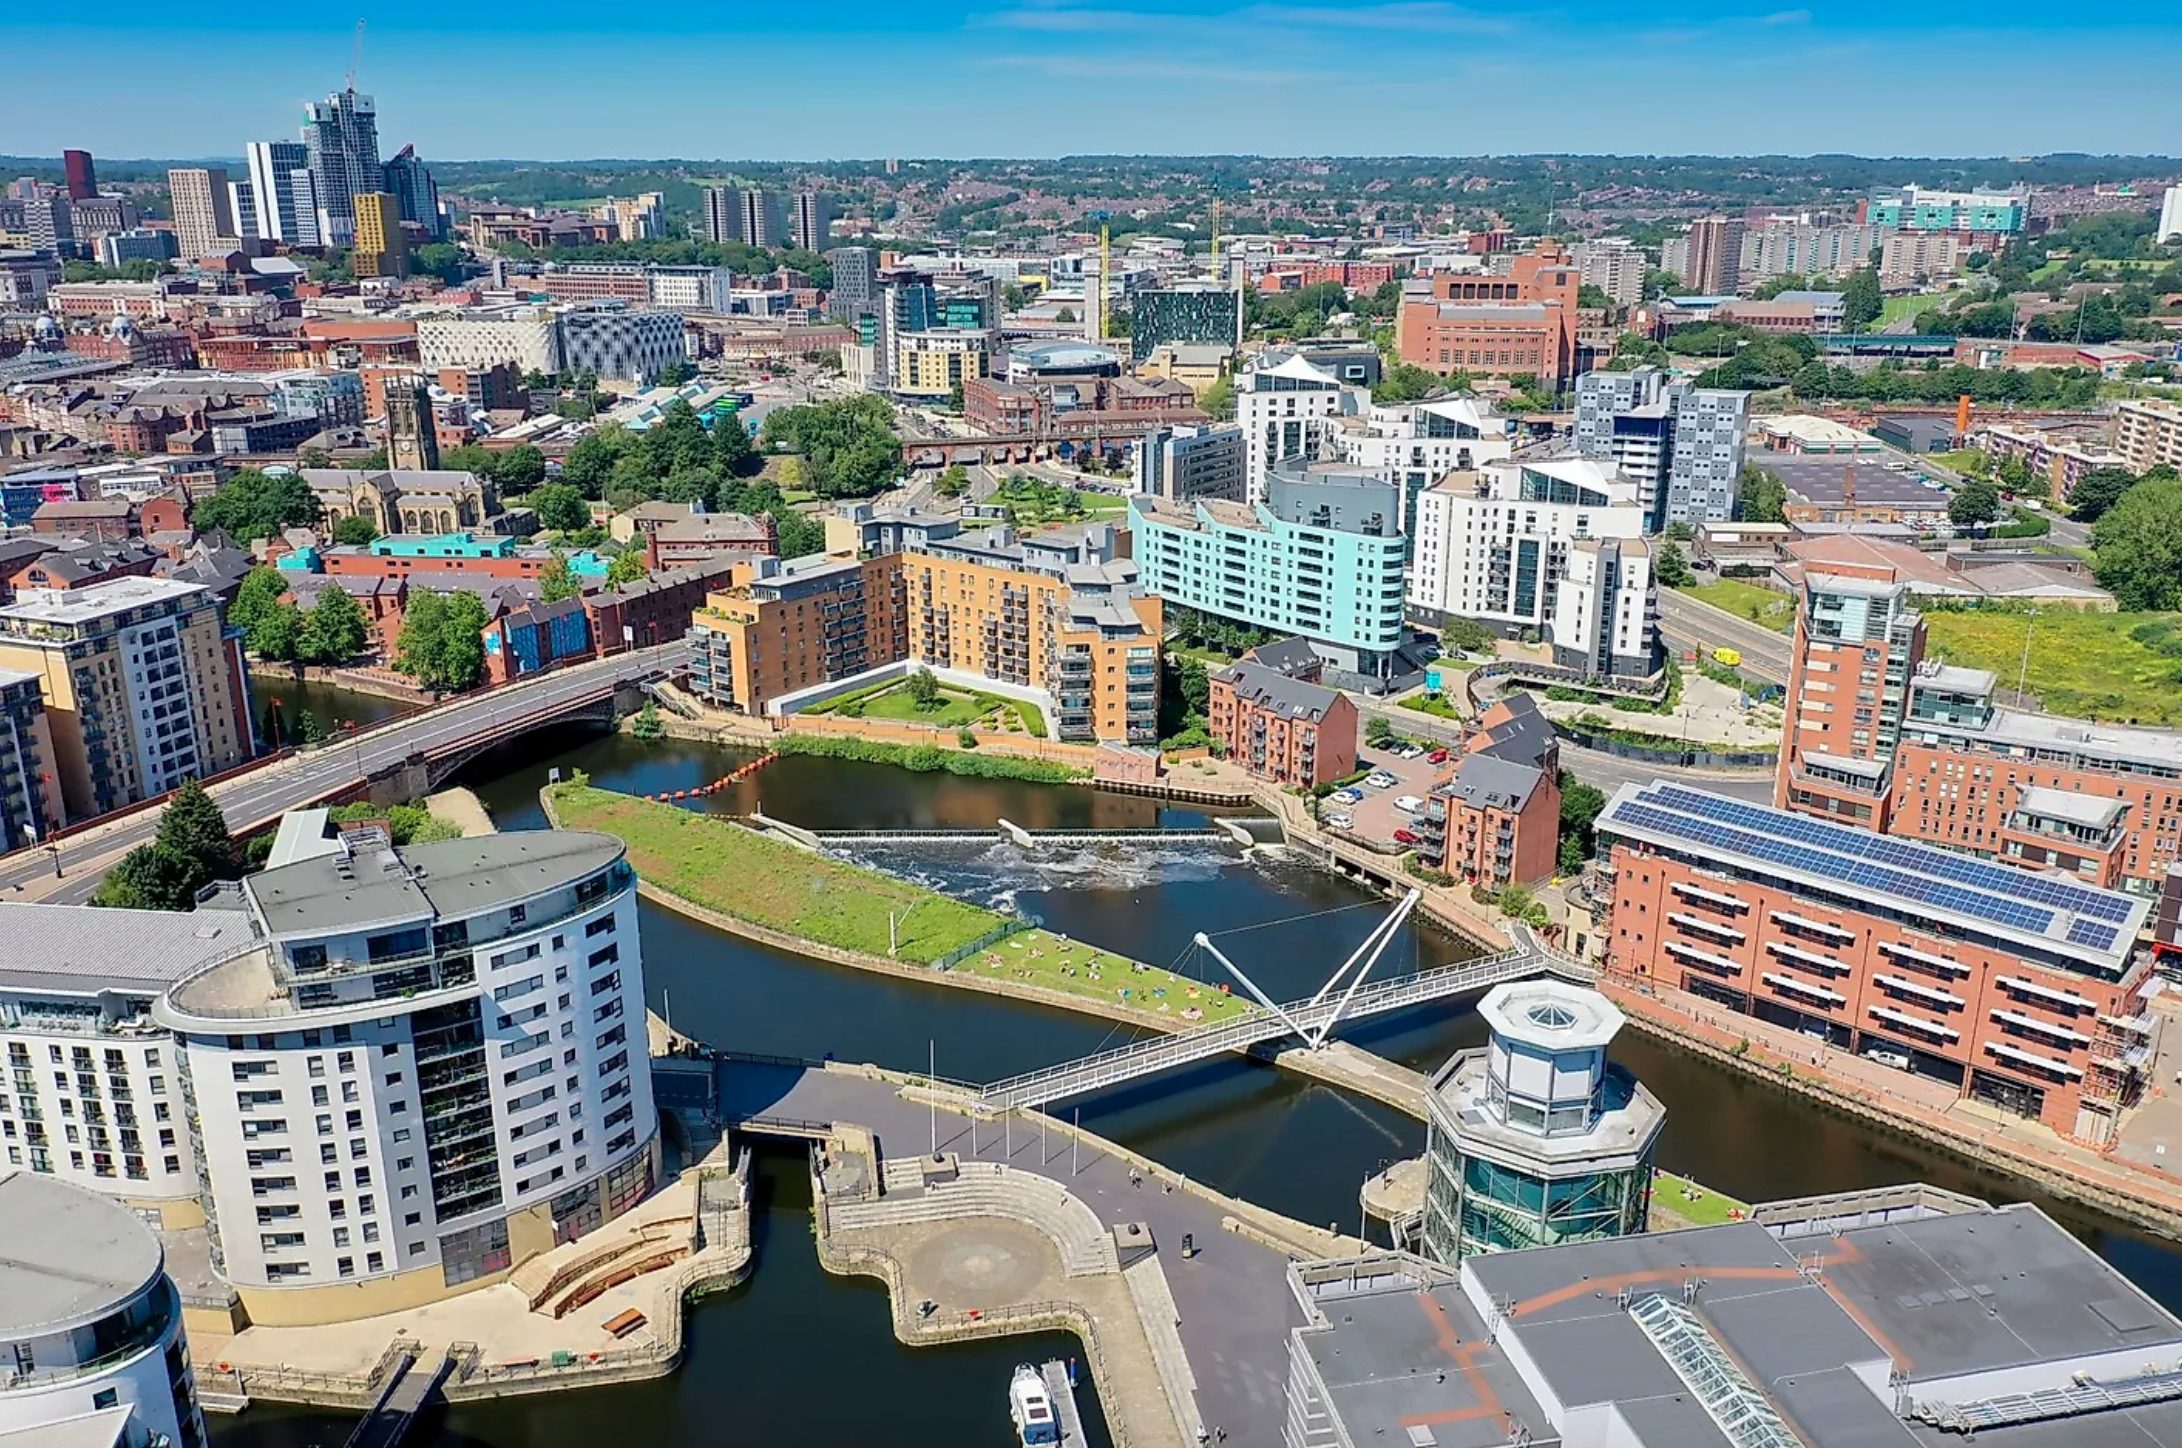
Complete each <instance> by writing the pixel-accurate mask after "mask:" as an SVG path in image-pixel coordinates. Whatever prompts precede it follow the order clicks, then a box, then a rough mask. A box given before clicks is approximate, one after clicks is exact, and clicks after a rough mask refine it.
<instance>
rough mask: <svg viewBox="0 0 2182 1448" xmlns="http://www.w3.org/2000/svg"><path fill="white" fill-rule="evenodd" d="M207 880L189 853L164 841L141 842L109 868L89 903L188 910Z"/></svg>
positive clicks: (104, 905)
mask: <svg viewBox="0 0 2182 1448" xmlns="http://www.w3.org/2000/svg"><path fill="white" fill-rule="evenodd" d="M208 883H210V881H209V880H208V879H207V878H206V877H205V875H204V872H203V867H202V866H201V865H199V864H198V863H197V862H196V861H195V860H192V859H191V858H190V857H189V856H187V855H184V854H181V853H180V852H178V851H175V850H171V849H168V848H167V847H165V846H164V845H158V844H151V845H138V846H137V847H136V848H135V849H133V850H131V851H129V853H127V854H126V855H123V856H122V857H121V858H120V859H119V860H117V861H116V862H115V863H114V867H113V868H112V869H110V870H108V871H107V872H106V877H105V878H104V879H102V880H100V881H99V883H98V888H97V889H96V890H94V891H92V892H91V899H90V903H91V904H93V905H96V906H101V907H104V908H107V909H113V910H188V909H189V908H190V907H191V906H193V905H194V904H196V901H197V892H198V891H199V890H200V889H202V888H203V887H204V886H205V885H206V884H208Z"/></svg>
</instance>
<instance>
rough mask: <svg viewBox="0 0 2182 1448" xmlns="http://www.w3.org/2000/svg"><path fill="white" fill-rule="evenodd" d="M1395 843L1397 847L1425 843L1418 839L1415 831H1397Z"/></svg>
mask: <svg viewBox="0 0 2182 1448" xmlns="http://www.w3.org/2000/svg"><path fill="white" fill-rule="evenodd" d="M1394 843H1395V844H1397V845H1418V844H1422V843H1424V842H1423V841H1422V840H1420V839H1418V838H1417V836H1416V833H1415V831H1413V830H1396V831H1395V832H1394Z"/></svg>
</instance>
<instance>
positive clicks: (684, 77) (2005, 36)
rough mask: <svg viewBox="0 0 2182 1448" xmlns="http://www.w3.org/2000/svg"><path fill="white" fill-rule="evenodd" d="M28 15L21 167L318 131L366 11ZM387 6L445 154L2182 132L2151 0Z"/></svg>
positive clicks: (1511, 145)
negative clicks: (30, 157)
mask: <svg viewBox="0 0 2182 1448" xmlns="http://www.w3.org/2000/svg"><path fill="white" fill-rule="evenodd" d="M1783 3H1785V4H1786V5H1789V6H1793V7H1794V8H1773V6H1774V5H1777V4H1783ZM29 8H31V7H29V6H18V7H11V10H12V11H13V12H14V14H13V15H11V16H10V17H9V18H7V19H4V20H0V57H5V58H6V59H5V62H4V64H0V152H12V153H18V154H22V153H28V154H46V155H51V154H54V153H56V152H57V151H58V150H59V149H60V148H61V147H63V146H68V145H80V146H86V147H88V148H89V149H90V150H92V151H93V152H94V153H99V154H105V155H111V156H188V155H227V154H237V153H239V152H240V150H241V148H242V144H243V142H244V141H247V140H253V139H265V138H270V137H276V136H290V135H293V133H294V128H295V125H296V121H297V118H298V114H299V108H300V106H301V104H302V103H303V101H305V100H306V99H308V98H310V97H312V96H315V95H323V94H324V93H325V92H326V91H328V90H332V89H336V88H338V87H339V85H340V83H341V78H342V75H343V72H344V71H345V70H346V68H347V66H348V61H349V50H350V40H351V29H352V26H353V21H354V15H353V14H350V15H348V16H347V18H346V20H344V19H338V18H336V17H335V15H334V14H333V13H332V7H325V8H319V7H303V6H294V7H281V8H279V9H275V8H273V7H267V6H249V5H245V6H221V5H199V6H177V5H174V4H172V3H171V0H160V3H157V4H155V3H153V0H113V3H110V4H106V5H104V6H101V7H97V8H96V9H95V11H94V12H86V14H95V18H94V19H87V20H84V21H80V22H72V23H69V24H54V25H48V24H39V25H28V24H24V23H21V21H20V20H19V19H17V18H15V17H16V16H19V15H20V14H22V13H23V12H24V11H26V10H28V9H29ZM38 8H39V9H40V11H41V13H43V14H48V15H50V14H54V13H56V12H55V11H53V10H48V9H46V8H45V7H38ZM59 13H64V14H65V13H66V12H65V11H62V12H59ZM359 13H362V14H364V15H365V17H366V18H367V19H368V21H369V25H370V29H369V32H368V34H367V36H366V39H365V45H364V62H363V71H362V78H361V86H362V88H363V89H364V90H367V91H370V92H372V93H373V94H375V95H376V96H377V97H378V101H379V114H380V128H381V138H382V142H383V143H384V144H385V145H386V147H387V149H389V150H390V151H391V150H392V149H393V148H395V147H397V146H399V145H401V144H403V143H404V142H409V141H414V142H415V143H416V144H417V148H418V150H419V152H420V153H422V154H424V155H426V156H428V157H432V156H436V157H445V158H475V157H587V156H676V157H696V158H712V157H727V158H752V159H823V158H826V157H839V156H855V157H873V156H885V155H900V156H980V155H981V156H994V155H1001V156H1007V155H1060V154H1066V153H1071V152H1076V153H1081V152H1094V151H1118V152H1153V153H1169V154H1173V153H1188V152H1199V153H1201V152H1212V151H1221V152H1227V151H1234V152H1257V153H1265V154H1282V155H1297V154H1306V155H1307V154H1347V155H1356V154H1386V153H1411V154H1433V155H1463V154H1483V153H1507V152H1526V151H1544V150H1561V151H1581V152H1608V151H1612V152H1622V153H1642V152H1650V153H1674V154H1681V153H1688V152H1714V153H1733V154H1762V153H1768V152H1788V153H1796V154H1801V153H1809V152H1814V151H1845V152H1857V153H1862V154H1869V155H1933V154H1942V155H1996V154H2000V155H2012V154H2026V153H2031V152H2046V151H2088V152H2169V153H2171V152H2174V151H2177V150H2182V85H2177V84H2175V83H2174V77H2175V76H2176V75H2177V74H2182V64H2178V63H2182V18H2177V17H2178V15H2182V12H2178V11H2177V10H2176V9H2175V8H2174V6H2173V5H2172V4H2171V3H2170V4H2153V3H2145V0H2124V3H2120V4H2106V5H2098V6H2090V5H2087V6H2083V7H2081V8H2078V7H2075V6H2044V5H2038V6H2034V5H2032V4H2031V3H2029V0H1987V3H1984V4H1981V5H1977V6H1965V5H1961V4H1947V5H1942V4H1938V3H1934V0H1906V3H1892V4H1890V3H1881V0H1851V3H1846V4H1839V5H1836V4H1828V3H1825V0H1803V3H1798V0H1755V3H1752V4H1747V5H1738V4H1736V3H1734V0H1713V3H1705V0H1639V3H1637V4H1633V5H1632V4H1621V5H1605V4H1592V3H1578V4H1569V5H1564V6H1562V7H1559V8H1521V7H1519V6H1518V7H1514V8H1492V9H1484V8H1478V9H1473V8H1468V7H1466V6H1463V5H1458V4H1453V3H1444V0H1369V3H1339V0H1167V3H1151V0H992V3H989V4H972V5H970V6H969V7H968V8H965V7H964V6H963V5H962V4H959V3H943V0H825V3H817V4H800V5H781V4H774V5H770V6H764V7H754V6H749V5H744V4H720V5H713V6H704V5H690V4H676V5H644V4H624V5H618V6H601V5H598V4H596V3H576V0H538V3H535V4H529V5H525V6H522V7H508V8H504V9H503V8H494V9H492V10H490V11H487V12H484V13H482V14H481V13H480V12H479V11H477V10H475V9H472V8H469V7H456V6H451V5H447V4H445V3H443V0H442V3H433V4H425V3H422V0H400V3H397V4H393V5H387V4H377V5H374V6H372V7H371V8H369V9H365V10H362V11H360V12H359ZM273 17H277V23H278V25H279V27H280V28H270V29H269V28H266V21H267V20H268V19H269V18H273ZM305 17H308V18H309V24H308V25H305V24H304V23H303V22H304V20H305ZM488 19H489V20H491V21H493V22H496V23H499V24H503V25H504V26H505V27H506V28H504V29H491V30H486V29H481V28H478V27H479V26H480V24H481V22H482V21H484V20H488Z"/></svg>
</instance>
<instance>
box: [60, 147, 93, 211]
mask: <svg viewBox="0 0 2182 1448" xmlns="http://www.w3.org/2000/svg"><path fill="white" fill-rule="evenodd" d="M61 174H62V175H63V176H65V177H67V178H68V199H69V200H71V201H89V200H90V199H91V198H92V197H94V196H96V195H98V169H97V167H96V166H95V165H93V163H92V160H91V153H90V152H89V151H63V152H61Z"/></svg>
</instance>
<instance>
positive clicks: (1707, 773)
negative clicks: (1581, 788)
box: [1348, 694, 1773, 804]
mask: <svg viewBox="0 0 2182 1448" xmlns="http://www.w3.org/2000/svg"><path fill="white" fill-rule="evenodd" d="M1348 697H1349V700H1350V702H1351V703H1353V704H1355V705H1356V713H1357V725H1358V727H1359V728H1362V727H1363V726H1364V725H1366V724H1367V723H1368V722H1369V721H1370V719H1371V716H1372V715H1374V714H1378V715H1381V716H1383V717H1384V718H1385V719H1386V720H1387V721H1388V722H1389V723H1391V724H1392V725H1393V726H1394V729H1395V732H1397V733H1399V734H1401V735H1403V736H1404V737H1405V738H1410V739H1416V740H1420V741H1421V740H1427V739H1430V740H1436V741H1438V742H1439V743H1442V744H1449V745H1456V744H1460V743H1461V742H1462V726H1461V725H1460V724H1458V723H1456V722H1455V721H1454V720H1452V719H1439V718H1435V717H1434V716H1432V715H1430V714H1420V713H1418V712H1417V711H1416V710H1414V709H1404V708H1401V707H1400V706H1399V705H1390V704H1380V703H1378V702H1377V701H1375V700H1372V699H1370V698H1367V697H1366V696H1364V695H1362V694H1350V695H1349V696H1348ZM1359 747H1361V748H1363V750H1364V752H1365V753H1367V754H1369V753H1374V752H1375V751H1373V750H1371V749H1370V747H1369V746H1365V745H1360V746H1359ZM1561 765H1562V767H1563V768H1565V769H1566V770H1568V772H1569V773H1570V774H1573V775H1575V776H1576V778H1578V779H1580V780H1582V781H1583V782H1584V783H1585V784H1589V785H1593V786H1596V787H1597V788H1599V789H1602V790H1604V791H1606V793H1608V794H1612V793H1613V792H1614V791H1615V790H1617V789H1619V788H1620V787H1621V786H1622V785H1624V784H1650V783H1651V782H1652V781H1653V780H1655V779H1671V780H1675V781H1677V782H1679V783H1682V784H1687V785H1689V786H1690V787H1691V788H1692V789H1708V790H1711V791H1712V792H1713V793H1715V794H1726V795H1733V796H1734V797H1735V798H1737V799H1746V800H1750V801H1752V802H1753V803H1762V804H1770V803H1772V800H1773V776H1772V775H1771V774H1770V773H1768V772H1765V771H1753V770H1748V769H1683V768H1681V767H1679V766H1673V765H1663V764H1646V763H1643V762H1641V761H1639V760H1633V759H1623V758H1620V757H1619V756H1617V755H1612V754H1601V753H1599V752H1597V751H1596V750H1591V749H1584V748H1581V747H1579V746H1577V745H1574V744H1571V743H1569V742H1568V741H1567V740H1565V739H1564V740H1562V741H1561Z"/></svg>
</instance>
